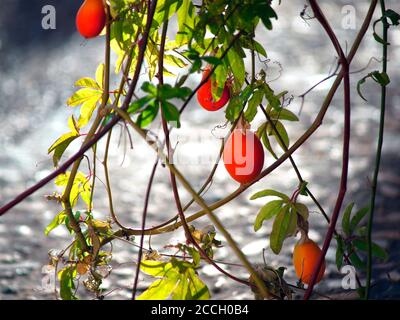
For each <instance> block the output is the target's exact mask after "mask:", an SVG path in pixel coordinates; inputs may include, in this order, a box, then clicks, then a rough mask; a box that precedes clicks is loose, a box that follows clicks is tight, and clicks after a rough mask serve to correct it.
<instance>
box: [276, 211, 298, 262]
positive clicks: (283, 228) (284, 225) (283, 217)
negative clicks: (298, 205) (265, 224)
mask: <svg viewBox="0 0 400 320" xmlns="http://www.w3.org/2000/svg"><path fill="white" fill-rule="evenodd" d="M296 218H297V216H296V214H294V213H293V212H292V211H291V210H290V205H286V206H284V207H283V208H282V209H281V211H280V212H279V213H278V214H277V216H276V218H275V221H274V224H273V226H272V232H271V236H270V247H271V249H272V251H273V252H274V253H275V254H279V252H281V249H282V245H283V242H284V241H285V239H286V238H287V236H288V235H290V234H291V232H292V229H293V225H294V222H295V221H296Z"/></svg>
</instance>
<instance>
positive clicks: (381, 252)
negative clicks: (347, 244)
mask: <svg viewBox="0 0 400 320" xmlns="http://www.w3.org/2000/svg"><path fill="white" fill-rule="evenodd" d="M352 243H353V245H354V247H356V248H357V249H358V250H360V251H363V252H368V243H367V242H366V241H365V240H360V239H355V240H353V241H352ZM371 249H372V255H373V256H374V257H377V258H380V259H382V260H383V261H387V260H388V259H389V254H388V253H387V252H386V250H385V249H383V248H382V247H381V246H379V245H378V244H376V243H374V242H373V243H371Z"/></svg>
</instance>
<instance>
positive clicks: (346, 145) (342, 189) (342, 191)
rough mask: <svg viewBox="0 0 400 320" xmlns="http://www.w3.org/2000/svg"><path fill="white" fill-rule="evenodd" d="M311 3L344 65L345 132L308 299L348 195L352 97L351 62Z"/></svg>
mask: <svg viewBox="0 0 400 320" xmlns="http://www.w3.org/2000/svg"><path fill="white" fill-rule="evenodd" d="M310 5H311V8H312V10H313V11H314V15H315V17H316V18H317V20H318V21H319V23H320V24H321V26H322V27H323V28H324V29H325V31H326V33H327V35H328V37H329V38H330V40H331V42H332V44H333V46H334V47H335V50H336V51H337V53H338V55H339V60H340V64H341V66H342V70H343V73H344V132H343V156H342V173H341V178H340V186H339V192H338V196H337V199H336V204H335V207H334V209H333V213H332V217H331V222H330V224H329V228H328V231H327V234H326V236H325V240H324V245H323V247H322V252H321V255H320V256H319V259H318V262H317V264H316V265H315V267H314V270H313V273H312V276H311V281H310V283H309V285H308V287H307V290H306V292H305V294H304V299H305V300H307V299H309V298H310V296H311V294H312V291H313V289H314V285H315V282H316V280H317V277H318V274H319V271H320V269H321V267H322V264H323V262H324V260H325V256H326V253H327V251H328V248H329V246H330V244H331V241H332V237H333V233H334V231H335V227H336V223H337V220H338V217H339V214H340V209H341V207H342V204H343V200H344V197H345V195H346V190H347V177H348V168H349V153H350V128H351V122H350V119H351V108H350V107H351V99H350V74H349V65H350V62H349V60H348V59H347V57H346V56H345V54H344V52H343V50H342V47H341V45H340V43H339V40H338V39H337V37H336V35H335V32H334V31H333V30H332V28H331V26H330V24H329V22H328V21H327V19H326V18H325V15H324V14H323V12H322V11H321V8H320V7H319V5H318V3H317V1H316V0H310Z"/></svg>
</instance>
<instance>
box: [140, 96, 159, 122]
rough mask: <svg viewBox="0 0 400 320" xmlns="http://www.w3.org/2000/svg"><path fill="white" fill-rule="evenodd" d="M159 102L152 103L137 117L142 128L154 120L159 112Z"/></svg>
mask: <svg viewBox="0 0 400 320" xmlns="http://www.w3.org/2000/svg"><path fill="white" fill-rule="evenodd" d="M158 110H159V107H158V103H157V102H156V101H154V102H153V103H150V104H149V105H148V107H147V108H146V109H144V110H143V112H142V113H141V114H140V115H139V117H138V119H137V124H138V125H139V126H140V127H141V128H145V127H147V126H148V125H149V124H150V123H152V122H153V120H154V119H155V118H156V117H157V114H158Z"/></svg>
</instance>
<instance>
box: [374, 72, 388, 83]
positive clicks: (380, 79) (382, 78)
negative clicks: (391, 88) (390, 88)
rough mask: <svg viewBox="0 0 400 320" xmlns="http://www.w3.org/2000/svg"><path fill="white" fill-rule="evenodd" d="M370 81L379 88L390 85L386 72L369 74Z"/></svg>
mask: <svg viewBox="0 0 400 320" xmlns="http://www.w3.org/2000/svg"><path fill="white" fill-rule="evenodd" d="M371 76H372V79H374V80H375V82H377V83H379V84H380V85H381V86H383V87H384V86H387V85H388V84H389V83H390V78H389V76H388V74H387V73H386V72H379V71H374V72H372V73H371Z"/></svg>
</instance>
